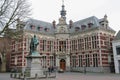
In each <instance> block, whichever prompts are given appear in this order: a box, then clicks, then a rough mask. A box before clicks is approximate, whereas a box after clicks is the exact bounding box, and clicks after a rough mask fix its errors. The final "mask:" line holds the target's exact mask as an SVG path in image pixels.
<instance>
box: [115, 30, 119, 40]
mask: <svg viewBox="0 0 120 80" xmlns="http://www.w3.org/2000/svg"><path fill="white" fill-rule="evenodd" d="M114 40H120V31H118V33H117V35H116V36H115V38H114Z"/></svg>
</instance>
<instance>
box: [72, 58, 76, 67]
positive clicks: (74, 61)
mask: <svg viewBox="0 0 120 80" xmlns="http://www.w3.org/2000/svg"><path fill="white" fill-rule="evenodd" d="M72 67H76V56H72Z"/></svg>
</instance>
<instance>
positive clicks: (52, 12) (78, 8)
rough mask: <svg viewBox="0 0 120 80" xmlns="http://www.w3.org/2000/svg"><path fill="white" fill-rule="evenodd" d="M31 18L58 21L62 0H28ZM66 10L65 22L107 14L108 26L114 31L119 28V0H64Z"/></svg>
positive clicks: (101, 16) (100, 16)
mask: <svg viewBox="0 0 120 80" xmlns="http://www.w3.org/2000/svg"><path fill="white" fill-rule="evenodd" d="M30 4H31V8H32V12H31V13H32V15H31V16H30V17H31V18H34V19H37V20H41V21H45V22H50V23H52V21H53V20H55V21H56V23H58V19H59V18H60V11H61V6H62V0H30ZM64 5H65V10H66V11H67V12H66V13H67V15H66V18H67V23H68V22H69V20H72V21H73V22H75V21H78V20H82V19H85V18H88V17H91V16H96V17H97V18H99V19H100V18H103V17H104V15H105V14H106V15H107V16H108V21H109V26H110V27H111V28H112V29H114V30H115V31H116V33H117V32H118V31H119V30H120V23H119V22H120V20H119V19H120V0H64Z"/></svg>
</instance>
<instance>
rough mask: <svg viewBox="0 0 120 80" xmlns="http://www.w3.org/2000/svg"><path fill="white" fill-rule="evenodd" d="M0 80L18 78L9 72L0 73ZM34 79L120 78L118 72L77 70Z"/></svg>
mask: <svg viewBox="0 0 120 80" xmlns="http://www.w3.org/2000/svg"><path fill="white" fill-rule="evenodd" d="M0 80H19V79H13V78H10V74H9V73H0ZM35 80H120V74H109V73H87V74H83V73H78V72H65V73H57V74H56V78H45V79H35Z"/></svg>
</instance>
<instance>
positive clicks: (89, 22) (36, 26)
mask: <svg viewBox="0 0 120 80" xmlns="http://www.w3.org/2000/svg"><path fill="white" fill-rule="evenodd" d="M101 21H104V18H102V19H98V18H97V17H95V16H91V17H88V18H85V19H82V20H79V21H76V22H74V23H73V24H72V27H71V28H69V33H76V32H80V31H83V30H86V29H89V28H95V27H103V26H102V25H101V23H100V22H101ZM67 27H69V25H67ZM24 29H25V30H31V31H33V32H41V33H44V34H54V33H55V31H56V30H55V28H54V27H53V24H52V23H49V22H45V21H40V20H35V19H29V20H28V21H27V23H26V25H25V27H24ZM107 29H108V30H111V31H114V30H113V29H112V28H110V27H109V26H108V27H107ZM76 30H77V31H76Z"/></svg>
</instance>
